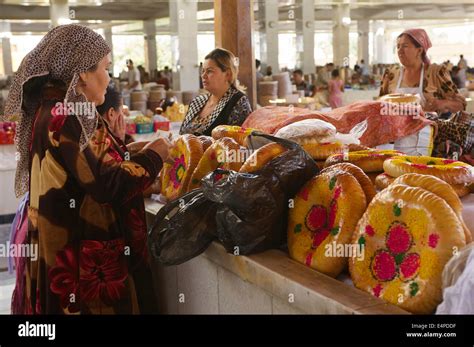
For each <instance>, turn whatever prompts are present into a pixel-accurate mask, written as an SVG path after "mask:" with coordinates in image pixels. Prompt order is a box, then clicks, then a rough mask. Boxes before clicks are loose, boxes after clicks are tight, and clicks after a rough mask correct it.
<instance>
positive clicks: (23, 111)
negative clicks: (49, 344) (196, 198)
mask: <svg viewBox="0 0 474 347" xmlns="http://www.w3.org/2000/svg"><path fill="white" fill-rule="evenodd" d="M109 52H110V48H109V47H108V46H107V43H106V42H105V40H104V39H103V38H102V37H101V36H100V35H98V34H97V33H95V32H94V31H92V30H90V29H88V28H86V27H84V26H80V25H74V24H72V25H64V26H59V27H56V28H54V29H52V30H51V31H50V32H49V33H48V34H47V35H46V36H45V37H44V38H43V40H41V42H40V43H39V44H38V45H37V46H36V48H35V49H33V50H32V51H31V52H30V53H28V55H27V56H26V57H25V58H24V59H23V61H22V63H21V65H20V67H19V69H18V72H17V74H16V76H15V78H14V81H13V84H12V86H11V89H10V94H9V96H8V100H7V104H6V108H5V117H6V118H12V117H17V118H19V127H18V128H19V130H18V133H17V139H16V140H17V147H18V152H19V154H20V157H19V162H18V168H17V174H16V182H15V189H16V193H17V195H18V196H21V195H23V194H25V193H29V207H28V232H27V236H26V238H25V239H24V240H23V241H22V242H23V243H25V244H27V245H28V246H29V247H30V248H31V249H36V250H38V254H37V257H29V258H26V260H24V261H23V262H20V263H19V265H18V263H17V266H18V267H19V268H17V284H16V288H15V292H14V295H13V298H12V312H13V313H17V314H20V313H23V314H45V313H47V314H50V313H54V314H62V313H64V314H70V313H92V314H98V313H107V314H113V313H139V312H153V311H154V310H155V309H156V305H155V300H154V293H153V291H152V286H150V282H151V276H150V271H149V266H148V261H147V252H146V246H145V243H146V224H145V212H144V205H143V196H142V191H143V190H144V189H145V188H147V187H148V186H149V185H151V184H152V183H153V181H154V179H155V177H156V176H157V174H158V172H159V171H160V169H161V167H162V163H163V161H164V160H166V157H167V155H168V146H169V143H168V142H167V141H166V140H158V141H155V142H153V143H150V144H148V145H147V146H145V147H144V148H143V149H142V150H141V151H139V152H137V153H129V151H128V150H127V147H126V146H125V145H124V144H123V142H122V141H121V140H120V139H118V138H116V137H114V135H113V134H112V132H111V131H110V129H109V126H108V124H107V122H106V121H104V120H103V119H102V117H100V116H98V114H97V112H96V109H95V105H100V104H102V103H103V102H104V95H105V92H106V88H107V85H108V83H109V75H108V66H109V64H110V58H109ZM22 259H25V258H22Z"/></svg>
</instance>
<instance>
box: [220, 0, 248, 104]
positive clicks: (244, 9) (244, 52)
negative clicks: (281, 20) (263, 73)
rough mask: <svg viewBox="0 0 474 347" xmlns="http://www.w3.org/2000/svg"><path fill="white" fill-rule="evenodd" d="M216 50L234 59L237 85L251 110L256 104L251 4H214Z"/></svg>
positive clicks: (229, 0)
mask: <svg viewBox="0 0 474 347" xmlns="http://www.w3.org/2000/svg"><path fill="white" fill-rule="evenodd" d="M214 13H215V15H214V17H215V19H214V28H215V29H214V32H215V38H216V46H217V47H222V48H225V49H228V50H229V51H231V52H232V53H234V55H235V56H236V57H237V58H238V64H239V76H238V78H239V81H240V83H241V84H242V85H244V86H245V87H246V88H247V89H246V93H247V97H248V98H249V101H250V104H251V105H252V108H253V109H255V107H256V103H257V95H256V74H255V55H254V51H253V18H254V16H253V0H214Z"/></svg>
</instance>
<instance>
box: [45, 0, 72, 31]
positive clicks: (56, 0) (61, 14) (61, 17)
mask: <svg viewBox="0 0 474 347" xmlns="http://www.w3.org/2000/svg"><path fill="white" fill-rule="evenodd" d="M49 17H50V20H51V27H56V26H58V25H63V24H68V23H70V22H71V20H70V16H69V5H68V0H49Z"/></svg>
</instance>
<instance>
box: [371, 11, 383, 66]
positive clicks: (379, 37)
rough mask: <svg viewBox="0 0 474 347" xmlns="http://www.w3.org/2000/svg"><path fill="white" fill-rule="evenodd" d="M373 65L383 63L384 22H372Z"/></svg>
mask: <svg viewBox="0 0 474 347" xmlns="http://www.w3.org/2000/svg"><path fill="white" fill-rule="evenodd" d="M373 29H374V63H375V64H383V63H384V62H385V22H384V21H383V20H377V21H375V22H374V26H373Z"/></svg>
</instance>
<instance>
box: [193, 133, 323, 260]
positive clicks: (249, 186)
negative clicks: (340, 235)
mask: <svg viewBox="0 0 474 347" xmlns="http://www.w3.org/2000/svg"><path fill="white" fill-rule="evenodd" d="M262 140H264V141H262ZM267 142H278V143H279V144H281V145H283V146H285V147H287V148H288V151H286V152H285V153H283V154H281V155H280V156H278V157H276V158H274V159H273V160H271V161H270V162H269V163H268V164H267V165H265V167H263V168H262V169H261V170H259V171H258V172H255V173H252V174H244V173H237V172H233V171H225V170H216V171H214V172H213V173H211V174H209V175H207V176H206V177H205V178H204V179H203V181H202V182H203V184H202V187H201V188H202V190H203V192H204V195H205V197H206V198H208V199H209V200H211V201H213V202H215V203H217V204H218V207H217V213H216V223H217V237H218V239H219V240H220V241H221V242H222V244H223V245H224V247H225V248H226V250H227V252H229V253H233V254H236V255H237V254H239V255H245V254H250V253H257V252H261V251H264V250H267V249H270V248H279V247H281V246H282V245H283V244H285V242H286V227H287V214H288V205H289V199H290V198H293V197H294V196H295V195H296V194H297V193H298V191H299V190H300V189H301V187H302V186H303V185H304V184H305V183H306V182H307V181H308V180H309V179H311V178H312V177H313V176H315V175H316V174H317V173H318V172H319V170H318V167H317V165H316V163H315V162H314V160H313V159H312V158H311V157H310V156H309V155H308V153H306V152H305V151H304V150H303V149H302V148H301V147H300V146H299V145H298V144H296V143H294V142H292V141H288V140H283V139H280V138H276V137H273V136H270V135H266V134H260V133H257V132H254V133H253V134H252V135H251V136H250V137H249V139H248V143H249V144H250V147H251V148H255V147H256V146H255V143H258V144H259V145H262V144H264V143H267ZM217 175H219V176H222V177H220V179H219V180H217V179H216V177H217Z"/></svg>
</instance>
